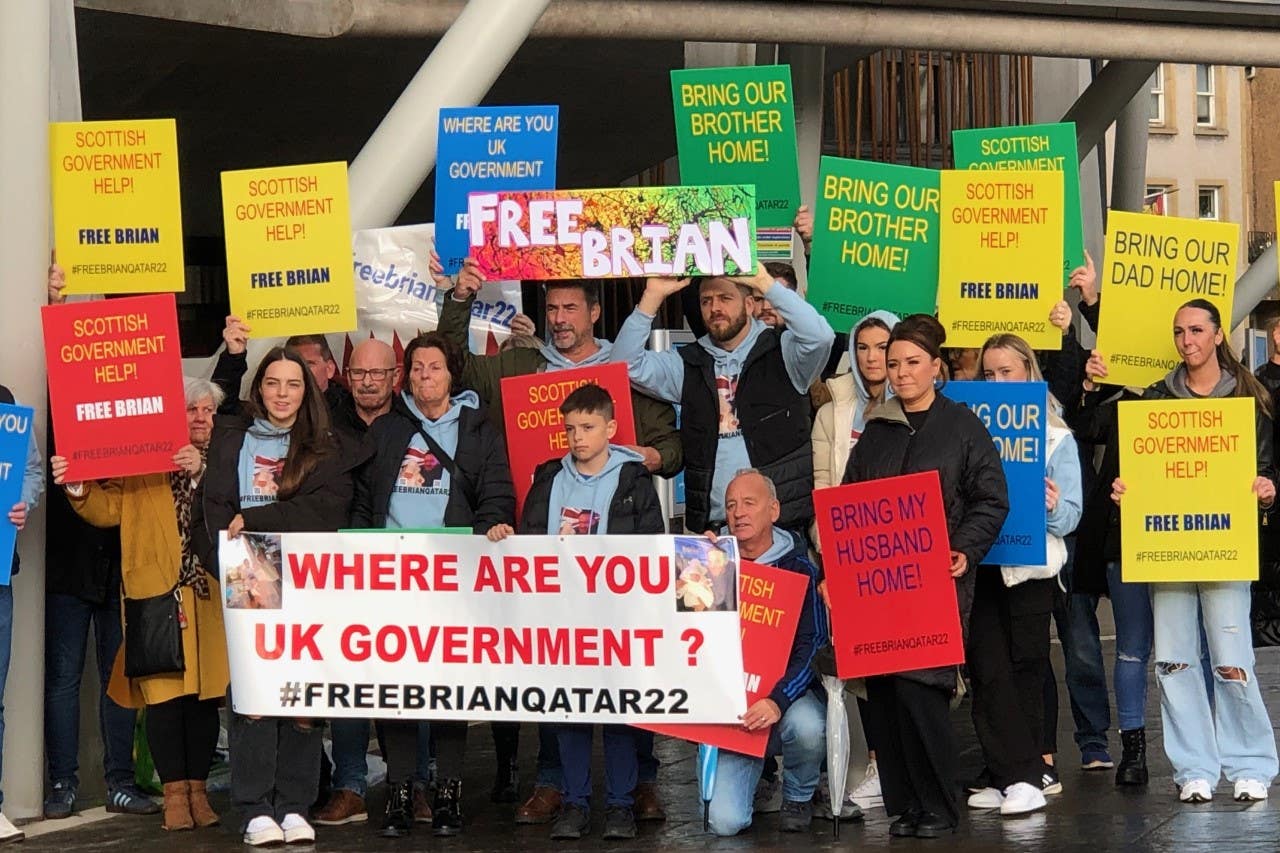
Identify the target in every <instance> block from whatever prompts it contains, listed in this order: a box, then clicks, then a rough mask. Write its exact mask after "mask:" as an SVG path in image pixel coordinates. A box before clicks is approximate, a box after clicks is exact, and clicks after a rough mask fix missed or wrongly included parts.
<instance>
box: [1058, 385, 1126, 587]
mask: <svg viewBox="0 0 1280 853" xmlns="http://www.w3.org/2000/svg"><path fill="white" fill-rule="evenodd" d="M1138 399H1140V397H1139V396H1138V395H1137V394H1134V393H1132V392H1130V391H1128V390H1126V389H1124V388H1122V387H1120V386H1117V385H1101V386H1099V387H1097V388H1096V389H1095V390H1093V391H1085V392H1084V393H1083V394H1082V395H1081V397H1080V403H1079V405H1078V406H1077V407H1076V408H1075V409H1074V410H1070V409H1069V410H1067V414H1066V421H1067V426H1069V427H1071V431H1072V432H1073V433H1075V436H1076V440H1077V441H1079V442H1081V443H1082V444H1089V445H1093V446H1096V447H1101V448H1102V459H1101V461H1100V462H1099V463H1098V467H1097V474H1096V475H1095V476H1093V477H1086V478H1084V495H1083V498H1084V505H1083V512H1082V514H1081V516H1080V524H1078V525H1077V526H1076V553H1075V558H1074V559H1073V560H1072V575H1071V578H1072V587H1071V591H1072V592H1080V593H1085V594H1087V595H1107V594H1108V588H1107V564H1108V563H1111V562H1114V561H1116V560H1119V559H1120V510H1119V508H1118V507H1117V506H1116V505H1115V502H1114V501H1112V500H1111V483H1112V482H1113V481H1114V480H1115V478H1116V477H1119V476H1120V436H1119V431H1118V427H1117V424H1118V419H1117V417H1116V416H1117V413H1118V409H1117V405H1118V404H1119V403H1120V402H1122V401H1125V400H1138Z"/></svg>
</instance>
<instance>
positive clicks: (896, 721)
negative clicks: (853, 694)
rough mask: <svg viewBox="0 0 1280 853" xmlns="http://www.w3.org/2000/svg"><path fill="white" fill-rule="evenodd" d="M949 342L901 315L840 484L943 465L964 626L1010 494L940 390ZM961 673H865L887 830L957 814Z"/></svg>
mask: <svg viewBox="0 0 1280 853" xmlns="http://www.w3.org/2000/svg"><path fill="white" fill-rule="evenodd" d="M945 340H946V332H945V330H944V329H943V328H942V325H941V324H940V323H939V322H938V321H937V320H936V319H935V318H933V317H930V316H928V315H925V314H913V315H911V316H910V317H907V318H905V319H904V320H902V322H900V323H898V325H897V326H895V327H894V329H893V331H892V332H891V333H890V334H889V350H888V356H887V360H886V364H887V367H888V374H889V377H888V381H889V385H890V387H891V388H892V389H893V396H892V397H891V398H889V399H887V400H885V402H884V403H882V404H881V405H880V406H878V407H877V408H876V409H875V410H874V411H873V412H872V413H871V415H870V417H869V419H868V421H867V426H866V429H865V430H864V431H863V433H862V437H861V438H860V439H859V440H858V443H857V444H856V445H855V446H854V448H853V453H852V454H851V455H850V457H849V465H848V467H847V469H846V470H845V476H844V482H846V483H859V482H865V481H867V480H876V479H881V478H884V477H895V476H899V475H902V474H915V473H919V472H922V471H937V472H938V479H939V482H940V484H941V487H942V502H943V507H944V510H945V512H946V517H947V532H948V535H949V538H950V542H951V576H952V578H954V579H955V584H956V597H957V601H958V604H959V608H960V620H961V624H962V625H964V626H967V625H968V622H969V611H970V609H971V607H972V605H973V589H974V571H975V570H976V568H977V566H978V563H979V562H980V561H981V560H982V558H983V557H984V556H986V553H987V551H989V550H990V549H991V546H992V544H993V543H994V542H995V540H996V537H997V536H998V535H999V533H1000V526H1001V525H1002V524H1004V519H1005V516H1006V515H1008V512H1009V497H1008V490H1007V487H1006V485H1005V479H1004V470H1003V469H1002V467H1001V464H1000V456H999V454H998V453H997V452H996V448H995V445H994V444H993V443H992V441H991V436H990V435H989V434H988V433H987V429H986V427H984V426H983V425H982V421H980V420H978V418H977V416H976V415H974V413H973V412H971V411H969V410H968V409H967V408H965V407H964V406H961V405H959V404H958V403H954V402H952V401H951V400H948V399H947V398H946V397H944V396H942V395H941V394H939V393H938V390H937V386H936V383H937V381H938V379H939V378H940V377H941V376H942V344H943V342H944V341H945ZM966 631H967V627H966ZM958 679H959V672H958V670H957V668H956V667H953V666H945V667H933V668H930V669H921V670H913V671H910V672H900V673H895V674H893V675H883V676H877V677H874V678H868V679H867V697H868V706H869V717H870V722H871V724H872V725H871V731H870V733H869V734H870V740H871V742H872V743H874V744H875V746H876V757H877V765H878V769H879V773H880V784H881V789H882V791H883V795H884V805H885V810H886V811H888V813H889V814H891V815H898V819H897V820H895V821H894V822H893V824H892V825H890V827H889V832H890V834H891V835H895V836H908V837H909V836H915V837H918V838H938V837H940V836H941V835H943V834H944V833H949V832H952V831H954V829H955V827H956V824H957V822H958V821H959V818H960V814H959V808H958V807H957V803H956V793H957V791H956V785H955V778H956V776H955V769H956V749H955V742H954V736H953V733H952V731H951V721H950V718H949V715H948V705H949V703H950V701H951V697H952V696H954V695H955V693H956V689H957V685H958Z"/></svg>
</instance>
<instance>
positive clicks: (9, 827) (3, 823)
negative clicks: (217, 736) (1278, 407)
mask: <svg viewBox="0 0 1280 853" xmlns="http://www.w3.org/2000/svg"><path fill="white" fill-rule="evenodd" d="M1263 796H1266V791H1265V790H1264V791H1263ZM26 837H27V834H26V833H25V832H23V831H22V830H21V829H18V828H17V827H16V826H14V825H13V824H11V823H9V818H7V817H5V816H4V815H3V814H0V844H7V843H8V842H10V841H21V840H22V839H24V838H26Z"/></svg>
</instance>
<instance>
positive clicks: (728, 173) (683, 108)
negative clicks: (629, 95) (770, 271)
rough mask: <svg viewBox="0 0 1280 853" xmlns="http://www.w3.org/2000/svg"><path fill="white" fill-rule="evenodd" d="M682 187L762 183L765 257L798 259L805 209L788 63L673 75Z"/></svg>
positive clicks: (760, 235)
mask: <svg viewBox="0 0 1280 853" xmlns="http://www.w3.org/2000/svg"><path fill="white" fill-rule="evenodd" d="M671 96H672V99H673V100H674V102H675V117H676V146H677V150H678V152H679V155H680V182H681V183H683V184H686V185H693V186H699V185H718V184H755V186H756V245H757V251H758V253H759V255H760V257H762V258H766V259H768V258H789V257H791V222H792V220H794V219H795V215H796V209H797V208H798V207H799V206H800V168H799V165H798V164H797V160H796V114H795V105H794V103H793V102H792V99H791V67H790V66H789V65H748V66H742V67H735V68H690V69H682V70H676V71H672V72H671Z"/></svg>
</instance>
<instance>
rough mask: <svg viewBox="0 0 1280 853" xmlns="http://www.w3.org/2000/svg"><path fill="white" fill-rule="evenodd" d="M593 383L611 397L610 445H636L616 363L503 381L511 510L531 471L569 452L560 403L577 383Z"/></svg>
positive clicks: (621, 367)
mask: <svg viewBox="0 0 1280 853" xmlns="http://www.w3.org/2000/svg"><path fill="white" fill-rule="evenodd" d="M588 382H594V383H595V384H597V385H599V386H600V387H601V388H603V389H604V390H606V391H608V392H609V396H611V397H613V416H614V418H615V419H616V420H617V421H618V432H617V434H616V435H614V437H613V443H614V444H635V443H636V420H635V416H634V415H633V414H632V412H631V380H630V379H629V378H627V366H626V365H625V364H623V363H622V362H620V361H615V362H611V363H609V364H601V365H597V366H595V367H577V368H574V369H572V370H555V371H552V372H550V373H531V374H529V375H527V376H508V377H507V378H505V379H503V380H502V416H503V425H504V426H505V427H506V430H507V458H508V459H509V460H510V461H511V479H512V480H514V481H515V485H516V512H517V513H519V511H520V509H521V508H522V507H523V506H524V496H525V495H527V494H528V493H529V487H530V486H531V485H533V471H534V469H535V468H537V467H538V466H539V465H541V464H542V463H543V462H546V461H547V460H548V459H559V458H560V457H562V456H564V455H565V454H566V453H568V452H569V442H568V440H567V439H566V438H565V435H564V418H562V417H561V415H560V404H561V403H563V402H564V398H565V397H568V396H569V395H570V394H572V393H573V392H574V390H576V389H577V388H578V387H579V386H582V385H586V384H587V383H588Z"/></svg>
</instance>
